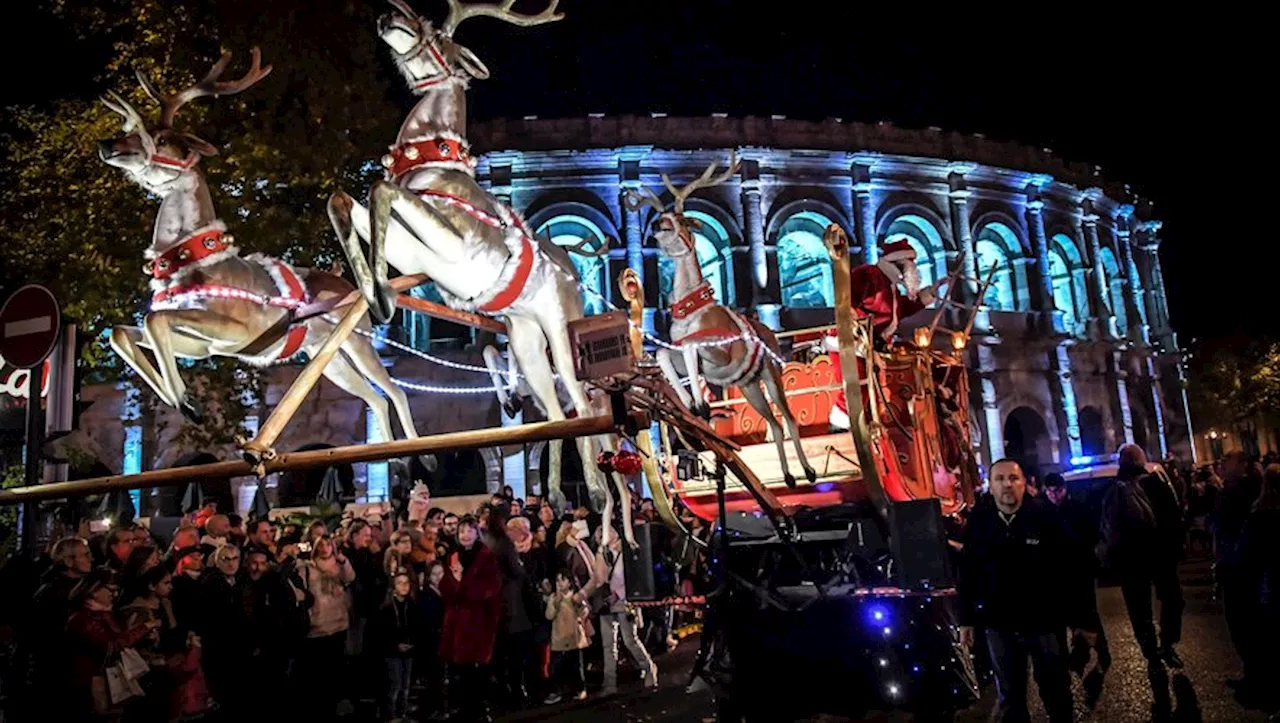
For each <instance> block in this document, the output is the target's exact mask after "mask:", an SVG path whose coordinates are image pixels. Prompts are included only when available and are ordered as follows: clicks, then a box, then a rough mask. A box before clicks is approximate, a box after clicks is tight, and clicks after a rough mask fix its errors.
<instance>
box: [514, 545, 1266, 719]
mask: <svg viewBox="0 0 1280 723" xmlns="http://www.w3.org/2000/svg"><path fill="white" fill-rule="evenodd" d="M1183 593H1184V595H1185V597H1186V601H1187V608H1186V612H1185V613H1184V615H1183V642H1182V644H1181V645H1180V646H1179V652H1180V654H1181V656H1182V659H1183V660H1184V661H1185V662H1186V668H1185V669H1184V670H1183V671H1182V674H1180V675H1172V676H1170V677H1171V680H1170V681H1169V682H1168V684H1167V686H1165V689H1166V690H1167V691H1168V693H1167V696H1168V698H1167V703H1166V706H1165V708H1164V710H1163V711H1161V710H1154V711H1153V704H1154V703H1155V700H1154V697H1153V694H1152V685H1151V684H1150V683H1149V682H1148V681H1147V668H1146V663H1145V661H1144V660H1143V659H1142V656H1141V655H1140V654H1139V653H1138V648H1137V644H1136V643H1135V642H1134V640H1133V632H1132V630H1130V628H1129V622H1128V618H1127V617H1126V615H1125V610H1124V602H1123V601H1122V600H1121V597H1120V590H1119V588H1114V587H1112V588H1103V589H1102V590H1101V591H1100V594H1099V605H1100V607H1101V611H1102V615H1103V621H1104V624H1105V625H1106V629H1107V634H1108V636H1109V638H1110V642H1111V651H1112V655H1113V657H1114V662H1113V664H1112V666H1111V669H1110V670H1109V671H1108V672H1107V674H1106V676H1105V678H1103V679H1102V680H1101V681H1100V683H1101V687H1100V691H1099V688H1098V686H1097V685H1096V683H1098V682H1099V681H1098V680H1097V678H1096V676H1095V677H1094V678H1091V679H1090V686H1089V687H1090V688H1091V689H1092V690H1094V691H1098V692H1097V693H1096V694H1095V695H1094V696H1089V695H1087V694H1086V691H1085V686H1084V685H1082V683H1081V680H1080V679H1079V678H1075V679H1074V683H1075V695H1076V708H1077V720H1079V721H1108V722H1109V721H1149V720H1169V721H1180V722H1181V721H1185V722H1194V721H1205V722H1206V723H1252V722H1254V721H1265V720H1266V716H1265V715H1263V714H1262V713H1260V712H1258V711H1250V710H1246V709H1244V708H1242V707H1241V706H1240V705H1239V704H1238V703H1237V702H1236V701H1235V698H1234V697H1233V695H1232V692H1231V689H1230V688H1229V687H1227V685H1226V683H1225V680H1226V679H1227V678H1232V677H1237V676H1238V675H1239V674H1240V668H1239V662H1238V661H1237V660H1236V657H1235V654H1234V652H1233V651H1232V648H1231V642H1230V639H1229V637H1228V635H1227V626H1226V623H1225V621H1224V620H1223V618H1222V607H1221V605H1220V604H1219V603H1217V602H1214V600H1213V589H1212V586H1211V584H1210V579H1209V566H1208V563H1189V564H1187V565H1184V567H1183ZM696 646H697V640H696V639H691V640H686V641H684V643H683V644H682V645H681V646H680V647H679V648H678V649H677V650H676V651H675V652H673V653H671V654H669V655H667V656H665V657H663V658H661V659H659V665H660V666H661V667H662V675H661V676H660V677H661V679H662V689H661V690H659V691H657V692H656V693H651V694H646V693H644V692H642V691H641V690H640V688H639V683H638V682H636V683H632V684H631V685H630V686H629V687H628V686H624V687H623V691H622V694H621V695H619V696H617V697H616V698H611V699H608V700H598V699H588V700H587V701H585V702H583V703H580V704H575V705H565V704H562V705H560V706H555V707H550V708H538V709H535V710H532V711H528V712H525V713H523V714H520V715H513V716H509V717H506V718H503V719H502V720H506V721H529V720H544V721H566V722H567V721H584V720H609V721H615V720H617V721H647V722H651V723H658V722H663V721H671V722H673V723H674V722H676V721H680V722H682V723H683V722H685V721H691V722H694V723H700V722H701V721H704V720H708V719H711V718H712V717H713V713H712V706H711V699H710V696H709V695H707V694H705V693H703V694H694V695H687V694H685V693H684V689H683V685H684V682H685V680H686V676H687V674H688V670H689V667H690V665H691V664H692V661H693V656H694V653H695V652H696ZM624 656H625V653H624ZM1033 689H1034V684H1033ZM994 697H995V692H994V686H991V685H989V686H987V688H986V689H984V690H983V698H982V700H981V701H979V702H978V703H977V704H976V705H975V706H973V707H972V708H970V709H969V710H967V711H965V712H963V713H962V714H960V715H959V716H957V718H956V720H957V721H961V722H963V723H976V722H977V721H985V720H986V718H987V714H988V712H989V711H990V710H991V706H992V704H993V702H994ZM1091 698H1092V699H1094V700H1095V704H1094V705H1093V706H1092V707H1090V706H1089V704H1088V703H1089V701H1090V699H1091ZM1033 699H1034V694H1033ZM1034 703H1035V707H1034V708H1033V711H1034V712H1033V717H1034V719H1035V720H1044V719H1045V718H1044V714H1043V711H1042V710H1040V709H1039V701H1038V700H1034ZM845 720H847V719H842V718H834V717H826V716H824V717H822V718H819V719H816V720H813V721H810V723H838V722H843V721H845ZM868 720H876V721H906V720H910V718H909V716H906V715H902V714H894V713H889V714H881V715H879V716H875V717H872V718H869V719H868Z"/></svg>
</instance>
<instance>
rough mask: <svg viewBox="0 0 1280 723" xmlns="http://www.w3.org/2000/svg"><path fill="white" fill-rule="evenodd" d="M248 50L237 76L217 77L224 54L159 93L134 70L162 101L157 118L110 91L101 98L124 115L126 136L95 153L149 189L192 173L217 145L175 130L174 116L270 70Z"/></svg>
mask: <svg viewBox="0 0 1280 723" xmlns="http://www.w3.org/2000/svg"><path fill="white" fill-rule="evenodd" d="M252 54H253V67H251V68H250V69H249V72H247V73H245V75H244V77H243V78H241V79H240V80H236V81H231V82H221V81H219V80H218V78H219V77H220V76H221V75H222V71H224V70H226V67H227V63H229V62H230V61H231V53H229V52H228V53H223V54H222V58H221V59H219V60H218V62H217V63H215V64H214V66H213V68H212V69H210V70H209V73H208V75H206V76H205V77H204V80H201V81H200V82H199V83H196V84H195V85H193V86H191V87H190V88H187V89H186V90H183V91H181V92H179V93H175V94H174V95H167V96H166V95H161V94H160V92H159V91H158V90H156V87H155V86H154V85H152V84H151V81H150V80H148V79H147V77H146V76H144V75H143V74H142V73H141V72H139V73H137V76H138V82H139V83H141V84H142V89H143V90H144V91H146V94H147V95H148V96H149V97H150V98H151V99H152V100H154V101H156V102H157V103H159V104H160V118H159V120H158V121H157V122H156V123H154V124H152V125H150V126H149V127H148V125H147V123H146V122H145V121H144V120H143V119H142V115H141V114H139V113H138V111H137V109H135V108H134V107H133V105H132V104H130V103H129V101H127V100H125V98H124V97H123V96H121V95H120V94H119V93H116V92H115V91H110V92H108V93H107V95H106V96H105V97H104V98H103V99H102V102H103V103H104V104H105V105H106V106H107V107H108V108H110V109H111V110H112V111H115V112H116V113H118V114H119V115H120V116H121V117H122V118H124V123H123V131H124V135H122V136H119V137H117V138H112V139H109V140H105V141H99V142H98V155H99V156H100V157H101V158H102V160H103V161H105V162H106V163H107V164H109V165H112V166H115V167H116V168H120V169H122V170H124V172H125V173H126V174H128V175H129V177H130V178H132V179H133V180H134V181H136V182H138V183H139V184H141V185H142V186H143V187H144V188H146V189H148V190H150V191H153V192H162V191H163V190H165V189H166V188H168V187H171V186H172V183H173V181H175V180H177V179H178V178H180V177H182V176H183V175H184V174H186V173H188V172H190V171H191V169H192V168H194V167H195V165H196V164H197V163H199V162H200V159H201V158H202V157H204V156H216V155H218V149H216V148H214V147H213V146H212V145H210V144H209V143H207V142H205V141H203V140H201V139H200V138H197V137H196V136H194V135H192V134H190V133H185V132H182V131H178V130H175V129H174V127H173V120H174V117H175V115H176V114H177V112H178V109H179V108H181V107H182V106H183V105H185V104H186V103H188V102H189V101H192V100H195V99H196V98H202V97H204V96H210V95H211V96H215V97H216V96H220V95H232V94H235V93H239V92H241V91H243V90H245V89H246V88H248V87H249V86H251V85H253V84H254V83H257V82H258V81H259V80H262V79H263V78H265V77H266V76H267V74H268V73H270V72H271V66H269V65H268V66H267V67H265V68H263V67H261V66H260V62H261V55H260V54H259V51H258V49H257V48H254V49H253V53H252Z"/></svg>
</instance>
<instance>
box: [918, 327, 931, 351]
mask: <svg viewBox="0 0 1280 723" xmlns="http://www.w3.org/2000/svg"><path fill="white" fill-rule="evenodd" d="M915 340H916V346H918V347H920V348H921V349H927V348H928V347H929V345H930V344H932V343H933V332H932V331H931V330H930V329H929V327H927V326H922V327H920V328H918V329H916V331H915Z"/></svg>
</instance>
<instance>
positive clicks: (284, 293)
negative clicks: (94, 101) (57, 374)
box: [98, 48, 435, 469]
mask: <svg viewBox="0 0 1280 723" xmlns="http://www.w3.org/2000/svg"><path fill="white" fill-rule="evenodd" d="M252 55H253V64H252V67H250V69H249V71H248V72H247V73H246V74H245V75H244V77H242V78H240V79H239V80H236V81H221V80H219V78H220V77H221V75H222V73H223V71H224V70H225V69H226V67H227V63H228V62H230V60H231V54H230V53H224V54H223V55H222V58H221V59H220V60H218V62H217V63H216V64H214V66H213V68H212V69H211V70H210V71H209V73H208V75H206V76H205V78H204V79H203V80H201V81H200V82H198V83H196V84H195V85H193V86H191V87H190V88H187V89H185V90H183V91H181V92H179V93H175V94H173V95H162V94H161V93H160V92H159V91H158V90H157V89H156V87H155V86H154V85H152V83H151V82H150V81H149V80H148V79H147V78H146V77H145V76H144V75H142V74H141V73H138V74H137V75H138V81H139V82H140V83H141V84H142V88H143V90H145V91H146V93H147V95H148V96H150V97H151V99H152V100H154V101H156V102H157V103H158V104H159V105H160V117H159V121H158V122H157V123H155V124H152V125H148V124H147V123H146V122H145V121H144V120H143V118H142V115H141V114H140V113H138V111H137V110H136V109H135V108H134V107H133V105H131V104H130V103H129V101H127V100H125V99H124V97H122V96H121V95H119V94H118V93H116V92H114V91H111V92H109V93H108V95H107V96H106V97H104V98H103V99H102V100H103V103H105V104H106V106H107V107H108V108H110V109H111V110H112V111H114V112H116V113H118V114H119V115H120V116H122V117H123V118H124V129H123V130H124V135H122V136H120V137H118V138H112V139H110V140H105V141H101V142H100V143H99V144H98V154H99V156H100V157H101V158H102V160H103V161H105V162H106V163H107V164H108V165H111V166H114V167H116V168H119V169H121V170H122V171H124V172H125V175H126V176H128V177H129V178H130V179H132V180H133V181H134V182H136V183H137V184H138V185H140V186H142V188H143V189H145V190H147V191H149V192H151V193H154V194H156V195H157V196H159V197H160V198H161V201H160V211H159V213H158V215H157V216H156V223H155V230H154V232H153V235H152V240H151V245H150V247H149V248H148V249H147V250H146V252H145V258H146V259H147V263H146V265H145V266H144V272H145V273H146V274H147V275H148V276H150V277H151V283H150V286H151V290H152V292H153V296H152V297H151V309H150V312H149V313H148V314H147V315H146V317H145V318H144V319H143V322H142V326H140V327H138V326H117V327H114V328H113V329H112V330H111V347H112V348H113V349H115V351H116V353H117V354H119V355H120V357H121V358H122V359H124V360H125V362H127V363H128V364H129V366H131V367H133V369H134V370H135V371H136V372H137V373H138V375H139V376H141V377H142V378H143V379H144V380H145V381H146V382H147V384H148V385H149V386H150V387H151V388H152V389H153V390H154V391H155V393H156V394H157V395H158V396H159V397H160V399H161V400H163V401H164V402H165V403H166V404H168V405H170V406H172V407H176V408H177V409H179V410H180V411H181V412H182V414H183V416H184V417H186V418H187V420H188V421H190V422H192V423H193V424H200V423H202V421H203V412H202V410H201V409H200V406H199V404H198V403H197V402H196V401H195V400H194V399H192V398H191V397H190V396H189V394H188V393H187V388H186V385H185V384H184V383H183V381H182V376H181V375H180V374H179V372H178V364H177V359H178V358H179V357H181V358H184V359H207V358H209V357H212V356H225V357H233V358H236V359H239V360H241V361H244V362H248V363H250V364H254V365H259V366H265V365H267V364H271V363H274V362H277V361H283V360H286V359H289V358H291V357H293V356H294V355H295V354H297V353H298V352H306V353H308V354H311V355H314V354H315V353H316V351H317V350H318V349H319V348H320V347H321V346H322V345H323V344H324V342H325V340H326V339H328V338H329V335H330V333H331V332H332V331H333V329H334V326H335V323H333V322H330V321H328V320H326V319H325V318H324V317H323V316H314V317H311V318H309V319H307V320H305V321H299V320H296V319H295V311H296V310H298V309H299V308H301V307H302V306H304V305H306V304H308V303H311V302H313V301H324V300H326V299H335V300H336V299H340V298H343V297H345V296H346V295H347V294H348V293H350V292H351V291H353V290H354V289H353V287H352V286H351V285H350V284H349V283H348V282H347V281H345V280H344V279H342V278H341V277H340V276H335V275H333V274H330V273H326V272H323V271H318V270H315V269H305V268H296V267H293V266H291V265H289V264H287V263H285V262H284V261H281V260H279V259H274V258H271V257H269V256H264V255H261V254H251V255H248V256H241V255H240V249H239V248H238V247H237V246H236V245H235V243H234V240H233V239H232V236H231V234H229V233H227V228H226V225H225V224H224V223H223V222H222V221H221V220H219V219H218V216H217V214H216V212H215V211H214V209H213V199H212V197H211V196H210V194H209V186H208V184H207V183H206V181H205V178H204V174H203V173H201V171H200V169H199V167H198V164H199V162H200V159H201V158H203V157H208V156H214V155H217V149H215V148H214V147H213V146H212V145H210V144H209V143H207V142H205V141H203V140H201V139H199V138H197V137H196V136H194V135H192V134H190V133H186V132H183V131H179V130H176V129H175V128H174V125H173V122H174V118H175V116H176V115H177V112H178V111H179V110H180V109H181V108H182V106H184V105H185V104H187V103H189V102H190V101H193V100H195V99H197V98H203V97H206V96H212V97H218V96H224V95H233V94H235V93H240V92H241V91H244V90H246V89H247V88H249V87H250V86H252V85H254V84H255V83H257V82H258V81H260V80H262V79H263V78H265V77H266V76H267V74H268V73H270V72H271V66H269V65H268V66H266V67H262V66H261V65H260V62H261V57H260V54H259V51H258V49H257V48H254V49H253V51H252ZM358 328H361V329H363V330H364V331H365V332H369V331H370V330H371V326H370V323H369V320H368V317H367V316H366V317H365V318H364V319H362V320H361V322H360V326H359V327H358ZM148 351H149V352H150V353H151V356H153V357H154V359H155V362H154V363H153V362H152V360H151V359H150V358H148V356H147V352H148ZM341 351H342V353H341V354H339V355H336V356H334V357H333V360H332V361H330V362H329V364H328V366H327V367H325V370H324V375H325V377H327V378H328V379H329V381H331V382H333V383H334V384H335V385H337V386H338V387H339V388H341V389H343V390H344V391H346V392H348V393H349V394H351V395H353V396H356V397H358V398H360V399H361V400H362V401H363V402H364V403H365V404H367V405H368V406H369V409H371V410H372V411H373V414H374V417H375V419H376V421H377V424H378V427H379V429H380V431H381V432H382V434H383V439H388V440H390V439H393V438H394V436H393V435H392V431H391V418H390V416H389V410H388V407H387V401H386V399H383V398H382V397H381V396H379V394H378V393H377V391H375V390H374V388H373V386H372V385H371V384H370V382H372V383H373V384H376V385H377V386H378V387H379V388H381V389H382V391H383V392H384V393H385V394H386V395H387V398H389V399H390V400H391V404H392V405H393V406H394V407H395V410H396V415H397V416H398V417H399V418H400V425H401V426H402V427H403V428H404V432H405V436H406V437H409V438H414V437H417V436H418V433H417V430H416V429H415V428H414V424H413V417H412V416H411V414H410V411H409V401H408V399H407V398H406V397H405V394H404V392H403V391H401V390H400V388H399V387H397V386H396V385H395V384H394V383H393V382H392V381H391V377H390V376H389V375H388V374H387V371H386V369H385V368H384V367H383V366H382V362H381V360H380V359H379V358H378V354H377V352H376V351H375V350H374V348H373V345H372V344H371V343H370V342H369V340H368V338H366V337H364V336H360V335H352V336H351V337H349V338H348V339H347V341H346V342H344V343H343V345H342V348H341ZM157 367H158V369H157ZM422 461H423V463H424V464H425V465H426V466H427V468H428V469H433V468H434V466H435V459H434V457H424V458H423V460H422Z"/></svg>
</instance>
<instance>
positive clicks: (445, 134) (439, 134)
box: [391, 130, 471, 150]
mask: <svg viewBox="0 0 1280 723" xmlns="http://www.w3.org/2000/svg"><path fill="white" fill-rule="evenodd" d="M435 140H445V141H455V142H457V143H461V144H462V145H464V146H466V147H467V148H468V149H470V148H471V144H470V143H467V139H466V138H465V137H463V135H462V134H460V133H457V132H454V131H451V130H439V131H435V132H432V133H428V134H427V135H422V136H414V137H412V138H397V139H396V144H395V145H394V146H391V149H392V150H395V149H396V148H399V147H400V146H404V145H408V144H410V143H421V142H423V141H435Z"/></svg>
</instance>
